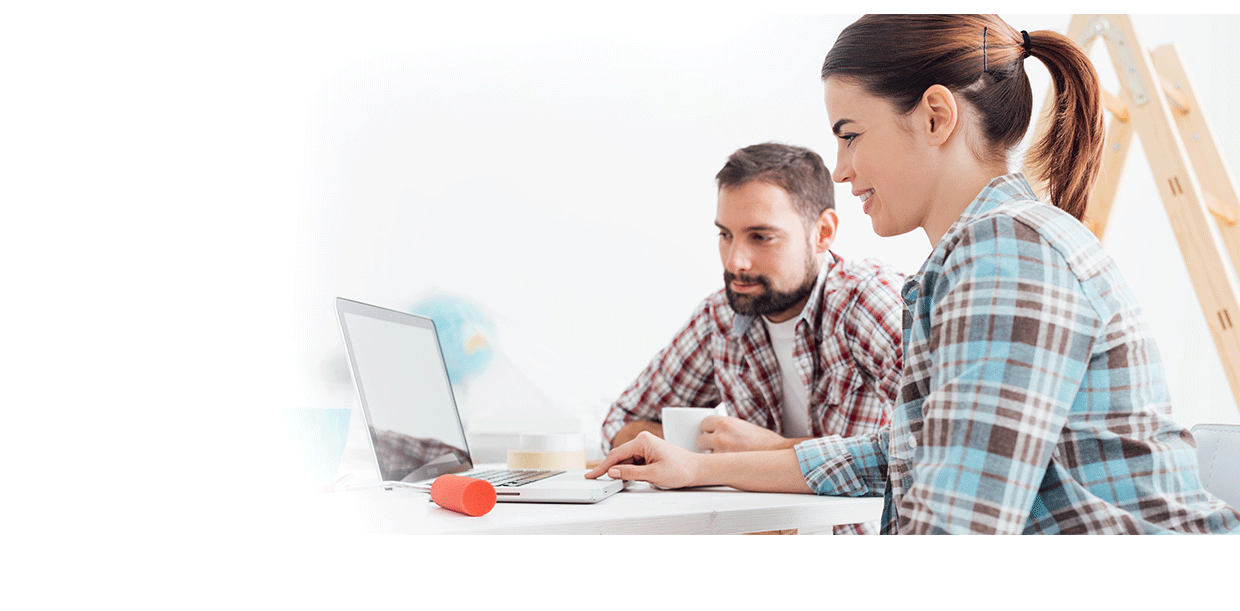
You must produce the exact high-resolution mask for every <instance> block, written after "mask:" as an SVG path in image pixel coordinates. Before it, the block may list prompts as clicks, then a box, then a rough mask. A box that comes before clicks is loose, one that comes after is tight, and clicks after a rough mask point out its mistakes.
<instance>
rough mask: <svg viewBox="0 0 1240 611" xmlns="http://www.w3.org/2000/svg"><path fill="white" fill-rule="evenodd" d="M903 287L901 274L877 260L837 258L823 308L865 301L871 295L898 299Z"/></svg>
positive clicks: (826, 288)
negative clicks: (842, 302)
mask: <svg viewBox="0 0 1240 611" xmlns="http://www.w3.org/2000/svg"><path fill="white" fill-rule="evenodd" d="M903 285H904V274H903V273H902V272H900V270H898V269H896V268H895V267H892V266H891V265H888V264H887V263H884V262H882V261H879V260H878V259H869V258H867V259H845V258H842V257H839V256H838V255H837V256H836V261H835V264H834V265H833V266H832V267H831V270H830V272H829V275H828V278H827V282H825V283H824V284H823V291H824V292H825V293H827V294H826V295H825V297H826V299H824V300H823V301H824V305H827V304H835V305H836V306H837V307H838V305H839V304H840V302H841V301H844V302H854V301H856V300H857V299H861V300H866V299H867V298H868V297H870V296H875V295H877V296H879V297H881V298H883V299H884V300H886V298H887V297H888V296H896V297H898V296H899V294H900V288H901V287H902V286H903Z"/></svg>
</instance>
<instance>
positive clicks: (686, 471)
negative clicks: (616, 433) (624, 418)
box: [586, 431, 706, 488]
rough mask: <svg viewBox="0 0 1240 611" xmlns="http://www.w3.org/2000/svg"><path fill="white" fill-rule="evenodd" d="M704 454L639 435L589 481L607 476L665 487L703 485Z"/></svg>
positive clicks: (592, 473)
mask: <svg viewBox="0 0 1240 611" xmlns="http://www.w3.org/2000/svg"><path fill="white" fill-rule="evenodd" d="M705 457H706V455H704V454H695V453H693V452H689V451H687V450H684V449H682V448H679V447H677V446H675V445H673V444H672V443H670V442H668V441H664V440H663V439H660V438H658V437H656V436H654V435H653V434H651V433H649V432H645V431H643V432H642V433H639V434H638V435H637V437H635V438H634V439H633V440H632V441H630V442H628V443H625V444H623V445H621V446H619V447H617V448H615V449H614V450H612V451H611V453H610V454H608V455H607V457H606V458H604V459H603V462H602V463H600V464H599V466H597V467H595V468H594V469H593V470H592V471H590V472H589V473H586V478H588V479H596V478H598V477H599V476H600V475H602V474H604V473H606V474H607V476H608V477H610V478H612V479H623V480H635V481H641V482H649V483H651V484H654V485H656V486H659V487H662V488H684V487H687V486H701V485H705V484H706V483H705V482H700V481H698V473H699V471H700V466H701V461H702V459H703V458H705Z"/></svg>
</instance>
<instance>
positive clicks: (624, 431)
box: [611, 420, 663, 448]
mask: <svg viewBox="0 0 1240 611" xmlns="http://www.w3.org/2000/svg"><path fill="white" fill-rule="evenodd" d="M642 431H647V432H650V433H651V434H653V435H654V436H655V437H660V438H662V437H663V423H661V422H650V421H649V420H634V421H632V422H629V423H627V424H625V425H624V426H623V427H621V428H620V430H619V431H616V436H615V438H613V439H612V440H611V447H612V448H618V447H620V446H622V445H624V444H625V443H627V442H629V441H632V440H633V439H634V438H636V437H637V434H638V433H641V432H642Z"/></svg>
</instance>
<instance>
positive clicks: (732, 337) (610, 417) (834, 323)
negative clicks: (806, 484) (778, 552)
mask: <svg viewBox="0 0 1240 611" xmlns="http://www.w3.org/2000/svg"><path fill="white" fill-rule="evenodd" d="M903 285H904V277H903V276H902V275H901V274H900V273H899V272H897V271H896V270H894V269H893V268H891V267H888V266H885V265H883V264H881V263H879V262H877V261H873V260H865V261H860V262H849V261H844V260H843V259H840V258H839V257H837V256H835V255H834V253H831V259H830V263H829V264H827V265H824V266H823V269H822V271H821V272H819V274H818V281H817V283H816V284H815V285H814V291H813V292H812V293H811V294H810V298H809V301H808V302H806V304H805V308H804V309H802V310H801V316H800V321H799V322H797V325H796V348H795V349H794V352H793V358H794V359H795V360H796V364H795V367H796V369H797V371H799V372H800V374H801V383H803V384H805V385H807V386H808V387H809V398H810V401H809V402H810V426H811V428H812V431H811V432H812V434H813V436H814V437H825V436H827V435H840V436H844V437H850V436H853V435H861V434H865V433H870V432H874V431H877V430H878V429H880V428H882V427H883V426H886V425H887V424H889V423H890V422H891V416H890V414H889V413H888V412H889V410H890V408H891V406H892V405H893V404H894V402H895V400H896V393H897V390H898V383H899V381H900V371H901V350H900V343H901V341H902V339H903V319H902V316H903V306H904V303H903V301H902V299H901V297H900V288H901V287H902V286H903ZM757 322H758V321H757V318H756V317H753V316H744V315H738V314H736V312H735V311H733V310H732V307H731V306H730V305H728V298H727V294H726V293H725V292H724V291H723V290H720V291H719V292H717V293H715V294H713V295H711V296H710V297H707V298H706V299H705V300H704V301H703V302H702V303H701V305H699V306H698V308H697V310H695V311H694V312H693V316H692V317H690V319H689V322H688V323H686V324H685V326H684V327H683V328H681V330H680V331H679V332H677V333H676V336H675V337H674V338H673V339H672V343H671V344H670V345H668V346H667V347H666V348H664V349H663V350H662V351H660V352H659V353H658V354H657V355H655V357H654V359H653V360H652V361H651V362H650V365H648V366H647V367H646V369H645V370H644V371H642V372H641V375H639V376H638V377H637V380H636V381H634V382H633V384H632V386H630V387H629V388H628V390H626V391H624V393H623V394H621V395H620V398H619V399H618V400H616V402H615V403H613V404H612V406H611V408H610V410H609V411H608V413H607V417H606V419H604V421H603V445H604V451H607V450H609V449H610V447H609V446H610V444H611V439H612V438H613V437H615V435H616V433H617V432H619V431H620V429H621V428H622V427H623V426H624V425H625V424H627V423H629V422H631V421H634V420H648V421H654V422H658V421H660V410H661V409H662V408H664V407H671V406H693V407H713V406H715V405H718V404H720V403H726V404H727V410H728V413H729V414H730V415H732V416H736V417H738V418H741V419H744V420H747V421H749V422H752V423H754V424H757V425H759V426H762V427H765V428H767V429H770V430H772V431H775V432H776V433H779V434H781V435H782V434H783V430H784V422H783V412H782V411H781V408H780V405H781V401H782V394H783V392H782V386H781V384H782V378H781V372H780V368H779V362H778V361H777V360H776V357H775V351H774V349H773V348H772V347H771V340H770V337H769V336H768V335H767V331H766V325H765V324H755V323H757ZM847 530H848V529H841V530H837V532H841V531H847Z"/></svg>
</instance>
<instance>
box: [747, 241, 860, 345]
mask: <svg viewBox="0 0 1240 611" xmlns="http://www.w3.org/2000/svg"><path fill="white" fill-rule="evenodd" d="M842 262H843V261H842V260H841V259H840V258H839V257H837V256H835V253H833V252H831V251H830V250H828V251H827V256H826V257H824V261H823V264H822V267H820V268H819V269H818V279H817V280H815V281H814V288H813V290H811V291H810V293H809V299H808V300H806V301H805V307H803V308H801V313H800V314H798V315H797V319H798V320H805V321H806V323H807V324H808V325H809V327H810V331H811V332H813V331H815V330H816V329H815V327H814V325H815V324H816V321H817V317H815V316H808V313H809V312H816V311H818V308H819V307H821V303H822V300H823V299H824V297H823V293H825V292H826V291H825V290H823V288H824V285H825V284H826V282H827V277H828V276H830V274H831V270H832V269H834V268H835V266H837V265H840V264H841V263H842ZM757 319H758V317H756V316H749V315H747V314H740V313H738V314H737V315H736V318H734V319H733V320H732V335H733V336H735V337H744V335H745V333H746V332H748V331H749V327H751V326H752V325H753V323H754V321H755V320H757Z"/></svg>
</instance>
